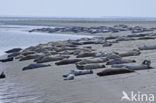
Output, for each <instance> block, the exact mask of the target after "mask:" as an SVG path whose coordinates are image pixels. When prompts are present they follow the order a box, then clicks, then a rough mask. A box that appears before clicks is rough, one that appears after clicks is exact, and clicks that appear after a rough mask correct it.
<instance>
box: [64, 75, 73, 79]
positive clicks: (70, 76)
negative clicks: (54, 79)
mask: <svg viewBox="0 0 156 103" xmlns="http://www.w3.org/2000/svg"><path fill="white" fill-rule="evenodd" d="M64 80H74V74H69V75H67V77H65V79H64Z"/></svg>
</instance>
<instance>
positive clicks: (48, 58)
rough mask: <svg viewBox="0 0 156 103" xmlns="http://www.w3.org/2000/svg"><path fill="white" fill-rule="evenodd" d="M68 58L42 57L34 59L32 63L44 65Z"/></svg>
mask: <svg viewBox="0 0 156 103" xmlns="http://www.w3.org/2000/svg"><path fill="white" fill-rule="evenodd" d="M69 57H70V56H43V57H40V58H36V59H35V60H34V61H35V62H37V63H46V62H53V61H58V60H63V59H65V58H69Z"/></svg>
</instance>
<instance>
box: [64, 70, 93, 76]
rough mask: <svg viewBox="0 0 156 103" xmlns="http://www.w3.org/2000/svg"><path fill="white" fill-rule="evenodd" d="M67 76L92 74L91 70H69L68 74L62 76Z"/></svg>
mask: <svg viewBox="0 0 156 103" xmlns="http://www.w3.org/2000/svg"><path fill="white" fill-rule="evenodd" d="M69 74H74V76H79V75H85V74H93V71H92V70H71V71H70V72H69V73H68V74H65V75H63V77H68V75H69Z"/></svg>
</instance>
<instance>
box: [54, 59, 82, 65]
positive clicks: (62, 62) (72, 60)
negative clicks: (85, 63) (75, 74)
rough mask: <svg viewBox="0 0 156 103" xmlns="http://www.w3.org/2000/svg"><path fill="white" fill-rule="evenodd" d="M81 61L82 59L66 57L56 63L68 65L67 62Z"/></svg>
mask: <svg viewBox="0 0 156 103" xmlns="http://www.w3.org/2000/svg"><path fill="white" fill-rule="evenodd" d="M79 61H81V59H66V60H61V61H59V62H56V63H55V64H56V65H66V64H73V63H77V62H79Z"/></svg>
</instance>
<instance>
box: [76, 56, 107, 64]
mask: <svg viewBox="0 0 156 103" xmlns="http://www.w3.org/2000/svg"><path fill="white" fill-rule="evenodd" d="M108 60H109V59H108V58H105V57H103V58H94V59H83V60H81V61H80V62H78V63H77V64H90V63H104V62H107V61H108Z"/></svg>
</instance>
